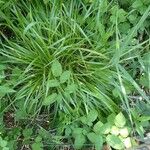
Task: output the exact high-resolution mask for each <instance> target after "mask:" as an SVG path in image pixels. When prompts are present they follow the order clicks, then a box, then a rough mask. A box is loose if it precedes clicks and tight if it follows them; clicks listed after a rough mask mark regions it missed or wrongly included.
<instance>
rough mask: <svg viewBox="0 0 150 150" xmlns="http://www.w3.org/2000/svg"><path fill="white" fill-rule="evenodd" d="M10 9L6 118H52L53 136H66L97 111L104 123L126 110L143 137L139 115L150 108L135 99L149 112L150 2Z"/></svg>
mask: <svg viewBox="0 0 150 150" xmlns="http://www.w3.org/2000/svg"><path fill="white" fill-rule="evenodd" d="M3 2H4V1H0V7H1V9H0V60H1V59H2V60H1V63H2V64H1V65H2V67H1V66H0V71H1V74H2V75H1V76H2V77H1V78H0V80H1V85H0V97H1V101H0V102H1V103H2V107H1V109H0V110H1V116H2V118H3V115H4V113H5V112H7V111H8V112H9V111H13V112H14V114H15V117H16V118H15V120H16V121H17V122H22V120H24V119H25V120H27V124H28V120H32V121H33V122H34V119H35V120H36V119H37V118H39V117H40V116H41V115H45V114H46V115H47V116H49V118H48V121H49V122H50V123H49V127H48V130H52V129H54V128H59V129H60V130H57V131H58V133H59V136H63V132H64V129H65V128H66V124H70V123H71V122H74V121H75V120H77V119H78V118H79V117H80V116H83V115H85V114H86V115H87V114H88V113H89V112H90V111H91V110H93V109H96V110H97V111H98V114H99V115H98V118H99V119H101V120H103V121H104V122H105V121H106V119H105V118H106V117H107V116H108V115H110V114H112V113H119V112H120V111H122V112H123V113H124V114H125V115H127V116H128V117H127V118H128V123H129V124H130V126H131V127H133V126H135V124H136V126H138V127H137V128H134V130H135V132H138V133H139V134H140V135H142V134H141V133H142V131H141V128H142V126H141V124H138V123H139V120H138V117H137V116H136V115H135V111H137V110H141V109H146V108H142V107H140V106H139V105H138V104H137V102H136V101H137V100H136V101H133V99H131V97H132V96H133V97H134V96H137V97H141V98H142V101H143V102H144V103H145V104H146V105H147V107H149V100H150V99H149V96H148V94H149V92H150V91H149V90H150V73H149V72H150V71H149V70H150V67H149V66H150V64H149V61H150V57H149V25H150V24H149V13H150V7H149V3H148V2H146V1H143V2H142V4H141V3H140V0H137V1H136V2H134V1H133V2H127V1H125V2H124V3H123V2H115V1H107V0H104V1H103V2H100V1H98V0H95V1H91V2H88V1H81V0H79V1H73V0H72V1H64V2H63V1H57V0H52V1H40V2H39V1H36V0H34V1H23V0H20V1H17V0H16V1H11V0H10V1H7V2H4V3H3ZM128 5H129V6H128ZM141 8H143V9H141ZM136 15H137V16H138V17H136ZM1 89H3V90H1ZM4 89H6V90H4ZM4 99H5V101H6V102H5V103H4ZM132 104H133V106H132ZM144 107H145V106H144ZM145 111H146V112H147V111H148V110H147V109H146V110H145ZM19 114H21V115H19ZM137 115H143V116H145V112H137ZM135 116H136V117H135ZM60 120H63V121H62V122H60ZM147 120H148V119H147ZM147 120H146V121H147ZM139 126H140V127H141V128H140V127H139Z"/></svg>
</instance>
